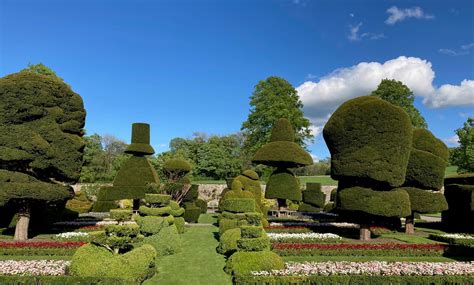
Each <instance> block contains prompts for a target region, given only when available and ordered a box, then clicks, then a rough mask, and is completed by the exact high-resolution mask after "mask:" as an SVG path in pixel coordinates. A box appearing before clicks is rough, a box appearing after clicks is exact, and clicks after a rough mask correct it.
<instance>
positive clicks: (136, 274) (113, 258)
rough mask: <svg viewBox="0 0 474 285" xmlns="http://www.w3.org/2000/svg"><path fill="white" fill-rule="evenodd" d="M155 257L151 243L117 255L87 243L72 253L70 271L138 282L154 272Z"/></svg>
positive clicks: (86, 275)
mask: <svg viewBox="0 0 474 285" xmlns="http://www.w3.org/2000/svg"><path fill="white" fill-rule="evenodd" d="M155 257H156V251H155V249H154V248H153V246H151V245H143V246H141V247H139V248H136V249H134V250H132V251H129V252H127V253H125V254H119V255H117V254H113V253H111V252H110V251H108V250H107V249H105V248H103V247H100V246H96V245H93V244H87V245H84V246H82V247H80V248H79V249H78V250H77V251H76V253H75V254H74V255H73V257H72V262H71V266H70V272H71V274H72V275H74V276H79V277H96V278H121V279H124V280H125V281H127V282H130V283H134V284H140V283H141V282H143V281H144V280H145V279H147V278H149V277H151V276H152V275H153V274H154V273H155V271H156V269H155Z"/></svg>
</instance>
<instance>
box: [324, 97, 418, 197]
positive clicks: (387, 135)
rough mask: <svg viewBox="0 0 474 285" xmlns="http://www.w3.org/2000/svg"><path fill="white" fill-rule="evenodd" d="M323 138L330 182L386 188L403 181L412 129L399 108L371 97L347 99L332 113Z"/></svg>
mask: <svg viewBox="0 0 474 285" xmlns="http://www.w3.org/2000/svg"><path fill="white" fill-rule="evenodd" d="M323 137H324V140H325V141H326V144H327V146H328V148H329V151H330V153H331V177H332V178H333V179H335V180H341V179H348V178H350V177H354V178H359V179H361V180H364V181H365V182H366V183H368V182H371V183H373V184H376V185H382V186H384V187H386V188H389V187H398V186H400V185H402V184H403V183H404V182H405V172H406V167H407V164H408V158H409V156H410V150H411V146H412V126H411V121H410V117H409V116H408V114H407V113H406V112H405V111H404V110H403V109H402V108H400V107H397V106H395V105H392V104H390V103H389V102H387V101H385V100H382V99H380V98H377V97H375V96H362V97H357V98H355V99H351V100H348V101H346V102H345V103H343V104H342V105H341V106H339V108H338V109H337V110H336V111H335V112H334V113H333V114H332V116H331V118H330V119H329V121H328V122H327V123H326V125H325V127H324V130H323ZM366 186H369V185H366Z"/></svg>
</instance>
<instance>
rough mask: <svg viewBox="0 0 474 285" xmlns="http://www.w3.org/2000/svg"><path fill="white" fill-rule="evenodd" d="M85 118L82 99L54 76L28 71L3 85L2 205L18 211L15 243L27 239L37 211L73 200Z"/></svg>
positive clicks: (0, 127)
mask: <svg viewBox="0 0 474 285" xmlns="http://www.w3.org/2000/svg"><path fill="white" fill-rule="evenodd" d="M85 115H86V112H85V110H84V105H83V102H82V99H81V97H80V96H79V95H78V94H76V93H74V92H73V91H72V90H71V88H70V87H69V86H67V85H66V84H65V83H64V82H63V81H62V80H60V79H59V78H57V77H55V76H53V75H51V74H50V75H44V74H42V73H41V72H32V71H30V70H24V71H21V72H19V73H15V74H11V75H8V76H6V77H3V78H1V79H0V205H5V204H8V205H9V206H13V207H15V208H16V209H17V211H18V222H17V224H16V229H15V239H16V240H25V239H27V238H28V228H29V223H30V217H31V215H32V211H33V210H34V208H35V207H34V206H35V205H41V207H42V208H44V207H45V206H47V205H53V204H55V203H61V202H65V201H66V200H67V199H69V198H71V197H72V196H73V193H74V192H73V191H72V188H71V187H70V186H69V185H70V184H73V183H75V182H77V180H78V179H79V175H80V170H81V165H82V157H83V151H84V140H83V139H82V136H83V134H84V131H83V127H84V121H85Z"/></svg>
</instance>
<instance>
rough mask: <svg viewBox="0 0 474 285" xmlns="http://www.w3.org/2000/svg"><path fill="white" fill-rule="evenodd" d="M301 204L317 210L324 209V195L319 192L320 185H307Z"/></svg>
mask: <svg viewBox="0 0 474 285" xmlns="http://www.w3.org/2000/svg"><path fill="white" fill-rule="evenodd" d="M303 202H305V203H306V204H310V205H313V206H315V207H318V208H322V207H324V204H325V203H326V194H324V193H323V192H322V191H321V184H320V183H307V184H306V190H305V191H303Z"/></svg>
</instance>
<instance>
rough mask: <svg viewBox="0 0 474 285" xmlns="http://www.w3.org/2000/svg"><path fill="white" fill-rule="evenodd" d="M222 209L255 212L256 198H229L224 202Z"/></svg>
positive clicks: (235, 211)
mask: <svg viewBox="0 0 474 285" xmlns="http://www.w3.org/2000/svg"><path fill="white" fill-rule="evenodd" d="M229 193H230V192H229ZM222 210H224V211H227V212H232V213H246V212H255V199H252V198H228V199H226V200H224V201H223V202H222Z"/></svg>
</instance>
